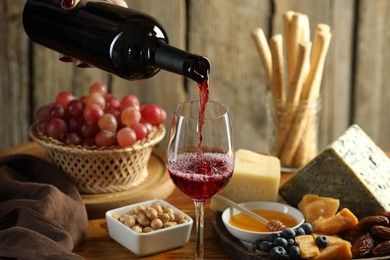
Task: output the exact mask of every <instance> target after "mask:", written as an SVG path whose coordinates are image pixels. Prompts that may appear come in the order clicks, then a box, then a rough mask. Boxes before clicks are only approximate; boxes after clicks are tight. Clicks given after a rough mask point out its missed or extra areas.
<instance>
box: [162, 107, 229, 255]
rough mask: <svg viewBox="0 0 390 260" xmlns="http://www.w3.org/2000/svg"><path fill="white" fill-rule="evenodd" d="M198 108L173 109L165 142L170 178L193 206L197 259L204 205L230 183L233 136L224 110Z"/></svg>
mask: <svg viewBox="0 0 390 260" xmlns="http://www.w3.org/2000/svg"><path fill="white" fill-rule="evenodd" d="M200 108H201V105H200V102H199V101H189V102H185V103H182V104H179V105H177V106H176V108H175V110H174V113H173V116H172V122H171V127H170V131H169V133H168V142H167V168H168V172H169V175H170V178H171V179H172V181H173V183H174V184H175V186H176V187H177V188H178V189H179V190H180V191H181V192H182V193H184V194H185V195H187V196H188V197H190V198H192V199H193V201H194V204H195V210H196V221H195V222H196V259H203V258H204V250H203V223H204V207H205V203H206V201H207V200H208V199H210V198H212V197H213V196H214V195H215V194H216V193H217V192H218V191H220V190H221V189H222V188H223V187H224V186H225V185H226V184H227V183H228V182H229V180H230V178H231V176H232V174H233V170H234V151H233V135H232V127H231V122H230V117H229V113H228V109H227V107H226V106H224V105H223V104H221V103H218V102H214V101H208V102H207V104H206V107H205V110H202V109H200ZM203 111H204V113H202V112H203ZM202 114H204V118H203V116H202Z"/></svg>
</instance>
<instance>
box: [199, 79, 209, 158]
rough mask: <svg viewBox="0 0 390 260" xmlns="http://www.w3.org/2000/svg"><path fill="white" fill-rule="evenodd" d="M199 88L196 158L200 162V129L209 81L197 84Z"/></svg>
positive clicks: (207, 98)
mask: <svg viewBox="0 0 390 260" xmlns="http://www.w3.org/2000/svg"><path fill="white" fill-rule="evenodd" d="M198 86H199V100H200V107H199V118H198V127H199V129H198V131H199V132H198V156H199V158H200V161H201V162H202V141H203V135H202V128H203V124H204V113H205V110H206V105H207V102H208V100H209V81H208V79H205V80H204V81H203V82H200V83H198Z"/></svg>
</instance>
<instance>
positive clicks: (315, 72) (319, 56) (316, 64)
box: [301, 24, 331, 100]
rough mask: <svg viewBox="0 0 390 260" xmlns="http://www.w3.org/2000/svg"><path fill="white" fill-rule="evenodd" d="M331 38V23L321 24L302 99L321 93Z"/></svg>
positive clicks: (318, 28) (316, 36)
mask: <svg viewBox="0 0 390 260" xmlns="http://www.w3.org/2000/svg"><path fill="white" fill-rule="evenodd" d="M330 39H331V33H330V27H329V25H326V24H319V25H318V26H317V30H316V34H315V37H314V44H313V53H312V58H311V65H310V71H309V75H308V77H307V81H306V83H305V85H304V86H303V89H302V95H301V100H308V99H312V98H317V97H318V96H319V94H320V93H319V91H320V86H321V79H322V73H323V69H324V63H325V57H326V54H327V52H328V47H329V43H330Z"/></svg>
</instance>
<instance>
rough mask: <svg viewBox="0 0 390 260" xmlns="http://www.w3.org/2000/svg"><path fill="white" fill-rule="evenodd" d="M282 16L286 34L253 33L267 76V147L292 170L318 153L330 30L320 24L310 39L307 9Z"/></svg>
mask: <svg viewBox="0 0 390 260" xmlns="http://www.w3.org/2000/svg"><path fill="white" fill-rule="evenodd" d="M283 18H284V27H285V30H284V35H282V34H276V35H273V36H272V37H271V38H270V40H269V43H268V42H267V41H266V40H265V36H264V33H263V31H262V30H261V29H259V28H257V29H255V30H254V31H253V32H252V37H253V39H254V40H255V43H256V46H257V48H258V51H259V54H260V58H261V60H262V62H263V65H264V69H265V72H266V75H267V77H268V82H269V84H268V85H269V89H268V95H267V100H266V102H267V118H268V120H267V123H268V141H269V152H270V153H271V154H272V155H275V156H277V157H278V158H279V159H280V162H281V165H282V167H284V168H285V169H287V170H288V171H293V170H296V169H298V168H301V167H302V166H304V165H305V164H307V163H308V162H309V161H310V160H312V159H313V158H314V157H315V156H316V155H317V153H318V148H317V144H318V122H319V112H320V110H321V97H320V86H321V80H322V74H323V70H324V63H325V58H326V54H327V51H328V47H329V43H330V39H331V32H330V27H329V25H326V24H318V25H317V27H316V33H315V36H314V42H313V44H312V42H311V41H310V27H309V19H308V17H307V15H304V14H300V13H297V12H293V11H289V12H286V13H285V14H284V16H283ZM283 44H284V46H285V48H283ZM284 50H285V52H286V54H285V55H284ZM285 60H286V64H285ZM285 68H286V69H285ZM285 70H286V72H285ZM285 82H287V83H285Z"/></svg>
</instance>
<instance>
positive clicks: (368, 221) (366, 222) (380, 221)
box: [359, 216, 389, 232]
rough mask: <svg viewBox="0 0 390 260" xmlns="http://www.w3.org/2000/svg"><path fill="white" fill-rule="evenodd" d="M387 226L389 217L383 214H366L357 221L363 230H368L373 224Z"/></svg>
mask: <svg viewBox="0 0 390 260" xmlns="http://www.w3.org/2000/svg"><path fill="white" fill-rule="evenodd" d="M377 225H378V226H385V227H387V226H389V219H388V218H387V217H385V216H368V217H365V218H362V219H361V220H360V221H359V227H360V228H361V230H362V231H363V232H370V230H371V228H372V227H373V226H377Z"/></svg>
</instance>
